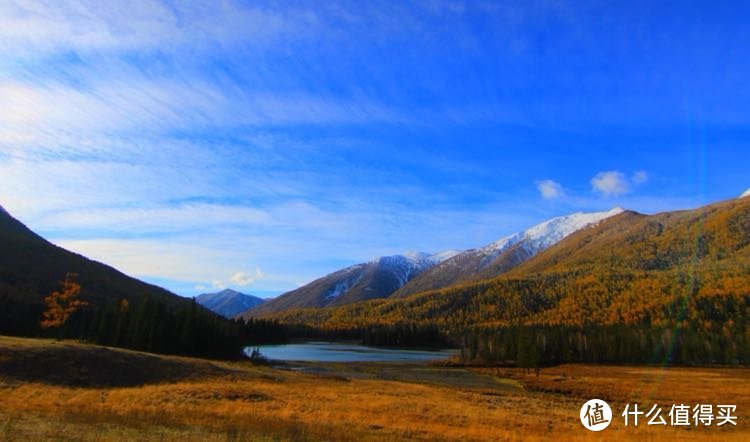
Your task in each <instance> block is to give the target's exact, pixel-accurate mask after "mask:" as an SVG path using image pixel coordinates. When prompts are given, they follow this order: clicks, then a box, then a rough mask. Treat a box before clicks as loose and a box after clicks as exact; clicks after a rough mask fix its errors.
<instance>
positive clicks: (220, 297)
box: [195, 289, 266, 318]
mask: <svg viewBox="0 0 750 442" xmlns="http://www.w3.org/2000/svg"><path fill="white" fill-rule="evenodd" d="M195 301H196V302H197V303H198V304H200V305H202V306H203V307H206V308H207V309H209V310H211V311H213V312H216V313H218V314H220V315H222V316H224V317H226V318H234V317H235V316H237V315H239V314H240V313H242V312H244V311H246V310H248V309H251V308H253V307H256V306H258V305H260V304H263V303H264V302H266V300H265V299H263V298H258V297H257V296H252V295H247V294H244V293H240V292H237V291H234V290H232V289H225V290H222V291H220V292H217V293H204V294H202V295H198V296H196V298H195Z"/></svg>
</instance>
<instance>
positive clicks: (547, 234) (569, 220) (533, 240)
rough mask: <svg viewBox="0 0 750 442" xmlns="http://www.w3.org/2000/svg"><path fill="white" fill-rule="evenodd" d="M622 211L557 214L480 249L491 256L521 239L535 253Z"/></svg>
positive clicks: (620, 209)
mask: <svg viewBox="0 0 750 442" xmlns="http://www.w3.org/2000/svg"><path fill="white" fill-rule="evenodd" d="M624 211H625V210H624V209H623V208H621V207H615V208H614V209H612V210H609V211H606V212H590V213H586V212H577V213H573V214H571V215H565V216H558V217H556V218H552V219H550V220H547V221H544V222H543V223H540V224H537V225H535V226H534V227H531V228H530V229H528V230H525V231H523V232H518V233H514V234H512V235H509V236H506V237H504V238H501V239H499V240H497V241H495V242H494V243H492V244H490V245H489V246H486V247H484V248H482V249H480V251H481V252H482V253H484V254H485V255H490V257H491V258H492V257H495V256H497V255H499V254H500V253H502V252H504V251H505V250H507V249H509V248H511V247H513V246H515V245H516V244H518V243H520V242H522V241H523V242H525V247H526V249H527V250H528V251H529V252H531V254H536V253H538V252H540V251H542V250H544V249H546V248H548V247H550V246H552V245H553V244H555V243H557V242H559V241H560V240H562V239H563V238H565V237H567V236H568V235H570V234H572V233H574V232H576V231H578V230H581V229H582V228H584V227H587V226H589V225H592V224H596V223H598V222H600V221H602V220H604V219H607V218H610V217H612V216H615V215H618V214H620V213H622V212H624Z"/></svg>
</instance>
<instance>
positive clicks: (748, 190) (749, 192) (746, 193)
mask: <svg viewBox="0 0 750 442" xmlns="http://www.w3.org/2000/svg"><path fill="white" fill-rule="evenodd" d="M746 196H750V189H747V190H746V191H745V192H744V193H743V194H742V195H740V196H739V197H740V198H744V197H746ZM0 209H2V207H0Z"/></svg>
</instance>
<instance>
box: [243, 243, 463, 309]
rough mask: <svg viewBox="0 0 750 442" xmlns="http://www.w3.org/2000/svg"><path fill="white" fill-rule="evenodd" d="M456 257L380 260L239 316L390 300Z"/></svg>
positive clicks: (338, 273) (417, 254)
mask: <svg viewBox="0 0 750 442" xmlns="http://www.w3.org/2000/svg"><path fill="white" fill-rule="evenodd" d="M455 253H457V252H455V251H444V252H439V253H434V254H429V253H424V252H407V253H405V254H401V255H390V256H381V257H379V258H375V259H372V260H370V261H368V262H364V263H359V264H354V265H352V266H349V267H345V268H343V269H339V270H336V271H334V272H331V273H329V274H327V275H325V276H322V277H320V278H318V279H315V280H314V281H312V282H310V283H308V284H305V285H304V286H302V287H299V288H297V289H295V290H291V291H289V292H286V293H284V294H282V295H280V296H278V297H276V298H274V299H273V300H270V301H268V302H266V303H264V304H261V305H259V306H257V307H254V308H251V309H250V310H248V311H246V312H244V313H242V314H241V315H240V316H241V317H243V318H245V319H247V318H250V317H253V316H260V315H263V314H268V313H272V312H277V311H281V310H285V309H289V308H299V307H326V306H331V305H345V304H350V303H353V302H358V301H363V300H368V299H376V298H384V297H388V296H390V295H392V294H393V292H395V291H396V290H398V288H400V287H402V286H403V285H404V284H406V283H407V282H408V281H409V280H411V279H412V278H414V277H416V276H417V275H419V274H420V273H422V272H424V271H425V270H426V269H428V268H430V267H432V266H434V265H437V264H439V263H440V262H441V261H442V260H444V259H449V258H450V257H452V256H454V255H455Z"/></svg>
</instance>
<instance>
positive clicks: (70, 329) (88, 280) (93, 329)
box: [0, 210, 285, 357]
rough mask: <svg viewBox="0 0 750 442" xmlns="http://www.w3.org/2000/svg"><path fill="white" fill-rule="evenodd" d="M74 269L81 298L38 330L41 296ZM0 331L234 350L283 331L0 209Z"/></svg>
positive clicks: (233, 353) (219, 352) (185, 350)
mask: <svg viewBox="0 0 750 442" xmlns="http://www.w3.org/2000/svg"><path fill="white" fill-rule="evenodd" d="M69 273H70V274H75V275H76V276H75V282H76V284H77V285H79V286H80V295H79V296H80V299H81V300H82V301H84V302H85V303H86V305H85V306H82V307H81V308H79V309H78V310H77V311H76V312H75V313H74V314H73V315H72V316H71V317H70V319H69V320H68V321H66V323H65V324H64V325H63V326H62V327H59V328H51V329H47V330H43V329H42V328H41V327H40V320H41V318H42V313H43V311H44V310H45V309H46V308H47V306H46V305H45V302H44V298H45V297H46V296H48V295H50V293H52V292H53V291H55V290H59V289H60V285H61V281H62V280H63V279H65V278H66V275H68V274H69ZM0 334H11V335H19V336H54V337H73V338H80V339H86V340H89V341H91V342H95V343H102V344H107V345H116V346H121V347H126V348H134V349H139V350H147V351H154V352H161V353H172V354H189V355H205V356H214V357H238V356H239V355H240V348H241V346H242V345H243V344H245V343H258V342H267V341H269V340H279V339H283V338H284V337H285V332H284V328H283V327H281V326H279V325H278V324H275V323H274V322H272V321H263V320H259V321H251V322H249V323H248V324H245V322H244V321H230V320H227V319H224V318H222V317H220V316H219V315H217V314H215V313H213V312H210V311H208V310H206V309H205V308H203V307H201V306H200V305H196V303H195V302H194V301H193V300H192V299H188V298H183V297H180V296H177V295H175V294H173V293H171V292H169V291H167V290H164V289H162V288H159V287H156V286H153V285H151V284H147V283H144V282H142V281H139V280H137V279H135V278H131V277H129V276H127V275H124V274H122V273H120V272H119V271H117V270H115V269H114V268H112V267H109V266H107V265H104V264H102V263H99V262H96V261H92V260H90V259H87V258H85V257H83V256H81V255H78V254H75V253H72V252H69V251H67V250H65V249H62V248H60V247H57V246H55V245H54V244H51V243H49V242H48V241H46V240H45V239H43V238H42V237H40V236H38V235H36V234H35V233H34V232H32V231H31V230H29V229H28V228H27V227H26V226H24V225H23V224H22V223H20V222H19V221H17V220H16V219H14V218H12V217H11V216H10V215H9V214H8V213H7V212H5V211H3V210H0Z"/></svg>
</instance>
